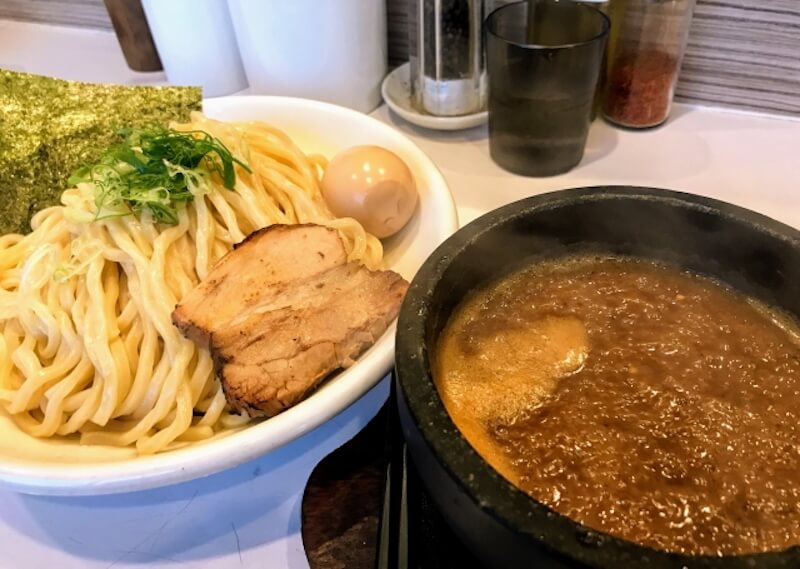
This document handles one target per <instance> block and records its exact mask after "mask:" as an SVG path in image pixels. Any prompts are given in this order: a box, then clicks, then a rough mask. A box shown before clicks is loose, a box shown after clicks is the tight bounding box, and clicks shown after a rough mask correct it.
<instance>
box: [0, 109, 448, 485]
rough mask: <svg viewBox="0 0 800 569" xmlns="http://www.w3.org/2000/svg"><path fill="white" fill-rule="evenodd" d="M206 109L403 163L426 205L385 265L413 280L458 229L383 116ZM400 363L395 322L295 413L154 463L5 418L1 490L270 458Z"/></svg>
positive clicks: (422, 160)
mask: <svg viewBox="0 0 800 569" xmlns="http://www.w3.org/2000/svg"><path fill="white" fill-rule="evenodd" d="M204 110H205V112H206V114H208V115H209V116H210V117H213V118H217V119H222V120H231V121H244V120H263V121H267V122H269V123H271V124H273V125H275V126H277V127H279V128H281V129H283V130H285V131H286V132H287V133H288V134H289V135H290V136H291V137H292V138H293V139H294V140H295V141H296V142H297V143H298V145H299V146H300V147H301V148H302V149H303V150H304V151H306V152H319V153H322V154H325V155H327V156H329V157H330V156H332V155H333V154H335V153H336V152H337V151H339V150H342V149H344V148H347V147H349V146H354V145H357V144H376V145H380V146H384V147H386V148H388V149H389V150H391V151H393V152H395V153H396V154H398V155H399V156H400V157H401V158H403V160H405V162H406V163H407V164H408V166H409V167H410V168H411V171H412V172H413V174H414V177H415V179H416V183H417V187H418V189H419V197H420V200H419V206H418V209H417V211H416V212H415V214H414V217H413V218H412V220H411V221H410V222H409V224H408V225H407V226H406V227H405V228H404V229H403V230H402V231H401V232H400V233H398V234H397V235H395V236H393V237H391V238H390V239H388V240H385V241H384V246H385V263H386V265H387V267H388V268H391V269H394V270H395V271H397V272H399V273H401V274H402V275H403V276H404V277H405V278H406V279H408V280H411V278H412V277H413V276H414V274H415V273H416V271H417V269H418V268H419V266H420V265H421V264H422V262H423V261H424V260H425V258H426V257H427V256H428V255H429V254H430V253H431V252H432V251H433V249H434V248H435V247H436V246H437V245H438V244H439V243H441V242H442V241H443V240H444V239H445V238H446V237H448V236H449V235H450V234H451V233H453V232H454V231H455V230H456V229H457V228H458V220H457V216H456V209H455V204H454V203H453V198H452V196H451V195H450V191H449V190H448V188H447V184H446V182H445V180H444V178H443V177H442V174H441V173H440V172H439V170H438V169H437V168H436V166H435V165H434V164H433V162H431V160H430V158H428V157H427V156H426V155H425V154H424V153H423V152H422V151H421V150H420V149H419V148H418V147H417V146H416V145H415V144H414V143H413V142H411V141H410V140H409V139H408V138H406V137H405V136H404V135H402V134H400V133H399V132H398V131H396V130H395V129H393V128H392V127H390V126H388V125H386V124H384V123H382V122H380V121H378V120H376V119H373V118H370V117H368V116H366V115H363V114H361V113H358V112H356V111H352V110H349V109H345V108H342V107H337V106H335V105H331V104H327V103H320V102H315V101H310V100H305V99H292V98H284V97H256V96H251V97H246V96H243V97H223V98H218V99H208V100H206V101H205V103H204ZM393 358H394V325H393V326H392V327H391V328H390V329H389V330H388V331H387V332H386V333H385V334H384V335H383V336H382V337H381V338H380V339H379V340H378V342H377V343H376V344H375V345H374V346H373V347H372V348H371V349H370V350H369V351H368V352H367V353H365V354H364V355H363V356H362V357H361V358H360V359H359V360H358V362H357V363H356V364H355V365H354V366H353V367H351V368H349V369H348V370H346V371H343V372H342V373H340V374H338V375H336V376H335V377H334V378H332V379H331V380H330V381H327V382H326V383H325V384H324V385H323V386H322V387H321V388H320V389H319V390H317V391H316V392H315V393H314V394H313V395H311V396H310V397H309V398H308V399H306V400H305V401H302V402H301V403H299V404H298V405H296V406H294V407H292V408H291V409H288V410H287V411H285V412H283V413H281V414H280V415H278V416H276V417H273V418H271V419H268V420H266V421H262V422H260V423H255V424H253V425H250V426H248V427H246V428H244V429H241V430H239V431H236V432H233V433H229V434H226V435H222V436H218V437H215V438H212V439H210V440H208V441H203V442H200V443H194V444H192V445H189V446H186V447H184V448H181V449H177V450H174V451H170V452H165V453H162V454H157V455H154V456H144V457H140V456H137V455H136V453H135V452H134V451H133V450H132V449H128V448H125V449H119V448H110V447H98V446H81V445H80V444H78V443H77V442H75V441H64V440H50V439H35V438H33V437H30V436H28V435H26V434H24V433H22V432H21V431H20V430H19V429H18V428H17V427H16V426H15V425H14V423H13V422H12V421H11V419H10V418H9V417H8V416H7V415H5V414H4V413H0V486H3V487H5V488H10V489H14V490H17V491H20V492H26V493H32V494H52V495H89V494H110V493H114V492H127V491H133V490H142V489H146V488H153V487H156V486H162V485H167V484H172V483H176V482H182V481H185V480H190V479H193V478H198V477H201V476H207V475H209V474H212V473H214V472H219V471H221V470H224V469H227V468H231V467H233V466H236V465H238V464H241V463H243V462H246V461H249V460H251V459H254V458H256V457H258V456H261V455H263V454H265V453H268V452H270V451H271V450H274V449H276V448H277V447H279V446H281V445H283V444H286V443H288V442H289V441H292V440H293V439H295V438H297V437H299V436H300V435H302V434H304V433H306V432H308V431H310V430H311V429H314V428H315V427H317V426H319V425H321V424H322V423H324V422H325V421H327V420H328V419H330V418H331V417H333V416H334V415H336V414H338V413H339V412H340V411H342V410H343V409H345V408H346V407H347V406H349V405H350V404H351V403H353V402H355V401H356V400H357V399H358V398H359V397H361V396H362V395H363V394H364V393H366V392H367V391H368V390H369V389H370V388H371V387H372V386H374V385H375V384H376V383H377V382H378V381H379V380H380V379H381V378H382V377H384V375H385V374H386V373H387V372H388V371H389V369H390V368H391V366H392V363H393Z"/></svg>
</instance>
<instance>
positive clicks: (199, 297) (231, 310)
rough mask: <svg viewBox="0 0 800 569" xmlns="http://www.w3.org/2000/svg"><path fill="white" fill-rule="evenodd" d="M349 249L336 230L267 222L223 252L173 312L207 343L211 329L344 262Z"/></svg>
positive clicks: (186, 330)
mask: <svg viewBox="0 0 800 569" xmlns="http://www.w3.org/2000/svg"><path fill="white" fill-rule="evenodd" d="M346 262H347V252H346V251H345V248H344V243H343V241H342V238H341V237H340V236H339V232H338V231H336V230H335V229H331V228H329V227H325V226H322V225H312V224H308V225H271V226H269V227H266V228H264V229H260V230H258V231H255V232H253V233H251V234H250V235H249V236H248V237H247V238H246V239H245V240H244V241H242V242H241V243H239V244H238V245H236V247H235V248H234V251H232V252H231V253H229V254H227V255H225V256H224V257H223V258H222V259H220V260H219V262H218V263H217V264H216V265H215V266H214V268H213V269H212V270H211V272H210V273H209V274H208V276H206V278H205V279H203V281H202V282H201V283H200V284H199V285H197V286H196V287H195V288H194V289H192V290H191V291H190V292H189V293H188V294H187V295H186V296H185V297H184V298H183V299H181V301H180V303H179V304H178V306H177V307H175V310H174V311H173V313H172V322H173V323H174V324H175V326H177V327H178V328H179V329H180V330H181V332H182V333H183V334H184V335H185V336H186V337H187V338H189V339H190V340H193V341H194V342H196V343H197V344H199V345H201V346H208V341H209V338H210V335H211V332H212V331H214V330H216V329H217V328H219V327H220V326H222V325H224V324H226V323H227V322H230V321H231V320H232V319H234V318H236V317H241V316H242V315H243V314H246V313H247V312H249V311H250V310H252V309H253V307H255V306H259V305H263V304H264V303H265V301H266V300H267V298H268V297H270V296H274V295H278V294H280V292H281V290H282V289H285V288H287V287H290V286H291V285H290V284H289V283H291V282H293V281H295V280H298V279H306V278H309V277H312V276H314V275H316V274H318V273H321V272H324V271H327V270H328V269H330V268H332V267H336V266H339V265H344V264H345V263H346Z"/></svg>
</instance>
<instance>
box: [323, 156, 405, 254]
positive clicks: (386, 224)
mask: <svg viewBox="0 0 800 569" xmlns="http://www.w3.org/2000/svg"><path fill="white" fill-rule="evenodd" d="M322 195H323V197H324V198H325V202H326V203H327V204H328V208H329V209H330V210H331V213H333V214H334V215H335V216H337V217H352V218H354V219H355V220H356V221H358V222H359V223H361V225H363V226H364V229H366V230H367V231H368V232H369V233H372V234H373V235H375V236H376V237H379V238H384V237H389V236H390V235H394V234H395V233H397V232H398V231H400V230H401V229H402V228H403V227H404V226H405V224H406V223H408V220H409V219H411V216H412V215H413V213H414V209H415V208H416V207H417V199H418V196H417V186H416V184H415V183H414V176H413V175H412V174H411V170H410V169H409V168H408V166H407V165H406V163H405V162H403V160H402V159H401V158H400V157H399V156H397V154H395V153H394V152H391V151H389V150H387V149H385V148H382V147H380V146H353V147H352V148H348V149H346V150H343V151H342V152H340V153H338V154H337V155H336V156H334V157H333V158H332V159H331V161H330V162H329V163H328V167H327V168H326V169H325V175H324V176H323V178H322Z"/></svg>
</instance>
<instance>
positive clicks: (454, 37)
mask: <svg viewBox="0 0 800 569" xmlns="http://www.w3.org/2000/svg"><path fill="white" fill-rule="evenodd" d="M484 16H485V6H484V1H483V0H411V1H410V2H409V34H410V38H409V40H410V41H409V62H410V67H411V100H412V103H413V105H414V106H415V107H416V108H417V110H418V111H420V112H423V113H427V114H431V115H436V116H458V115H466V114H471V113H477V112H480V111H482V110H484V108H485V106H486V66H485V62H484V53H483V20H484Z"/></svg>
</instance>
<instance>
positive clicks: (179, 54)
mask: <svg viewBox="0 0 800 569" xmlns="http://www.w3.org/2000/svg"><path fill="white" fill-rule="evenodd" d="M142 7H143V8H144V13H145V16H146V17H147V23H148V25H149V26H150V33H151V34H152V35H153V40H154V41H155V44H156V47H157V48H158V54H159V55H160V56H161V63H162V64H163V65H164V72H165V73H166V74H167V79H169V81H170V83H174V84H177V85H200V86H201V87H202V88H203V95H205V96H206V97H216V96H219V95H229V94H231V93H235V92H237V91H241V90H242V89H245V88H246V87H247V78H246V77H245V74H244V68H243V67H242V60H241V59H240V57H239V48H238V46H237V45H236V38H235V36H234V34H233V27H232V25H231V18H230V15H229V14H228V5H227V2H226V0H168V1H166V0H142Z"/></svg>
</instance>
